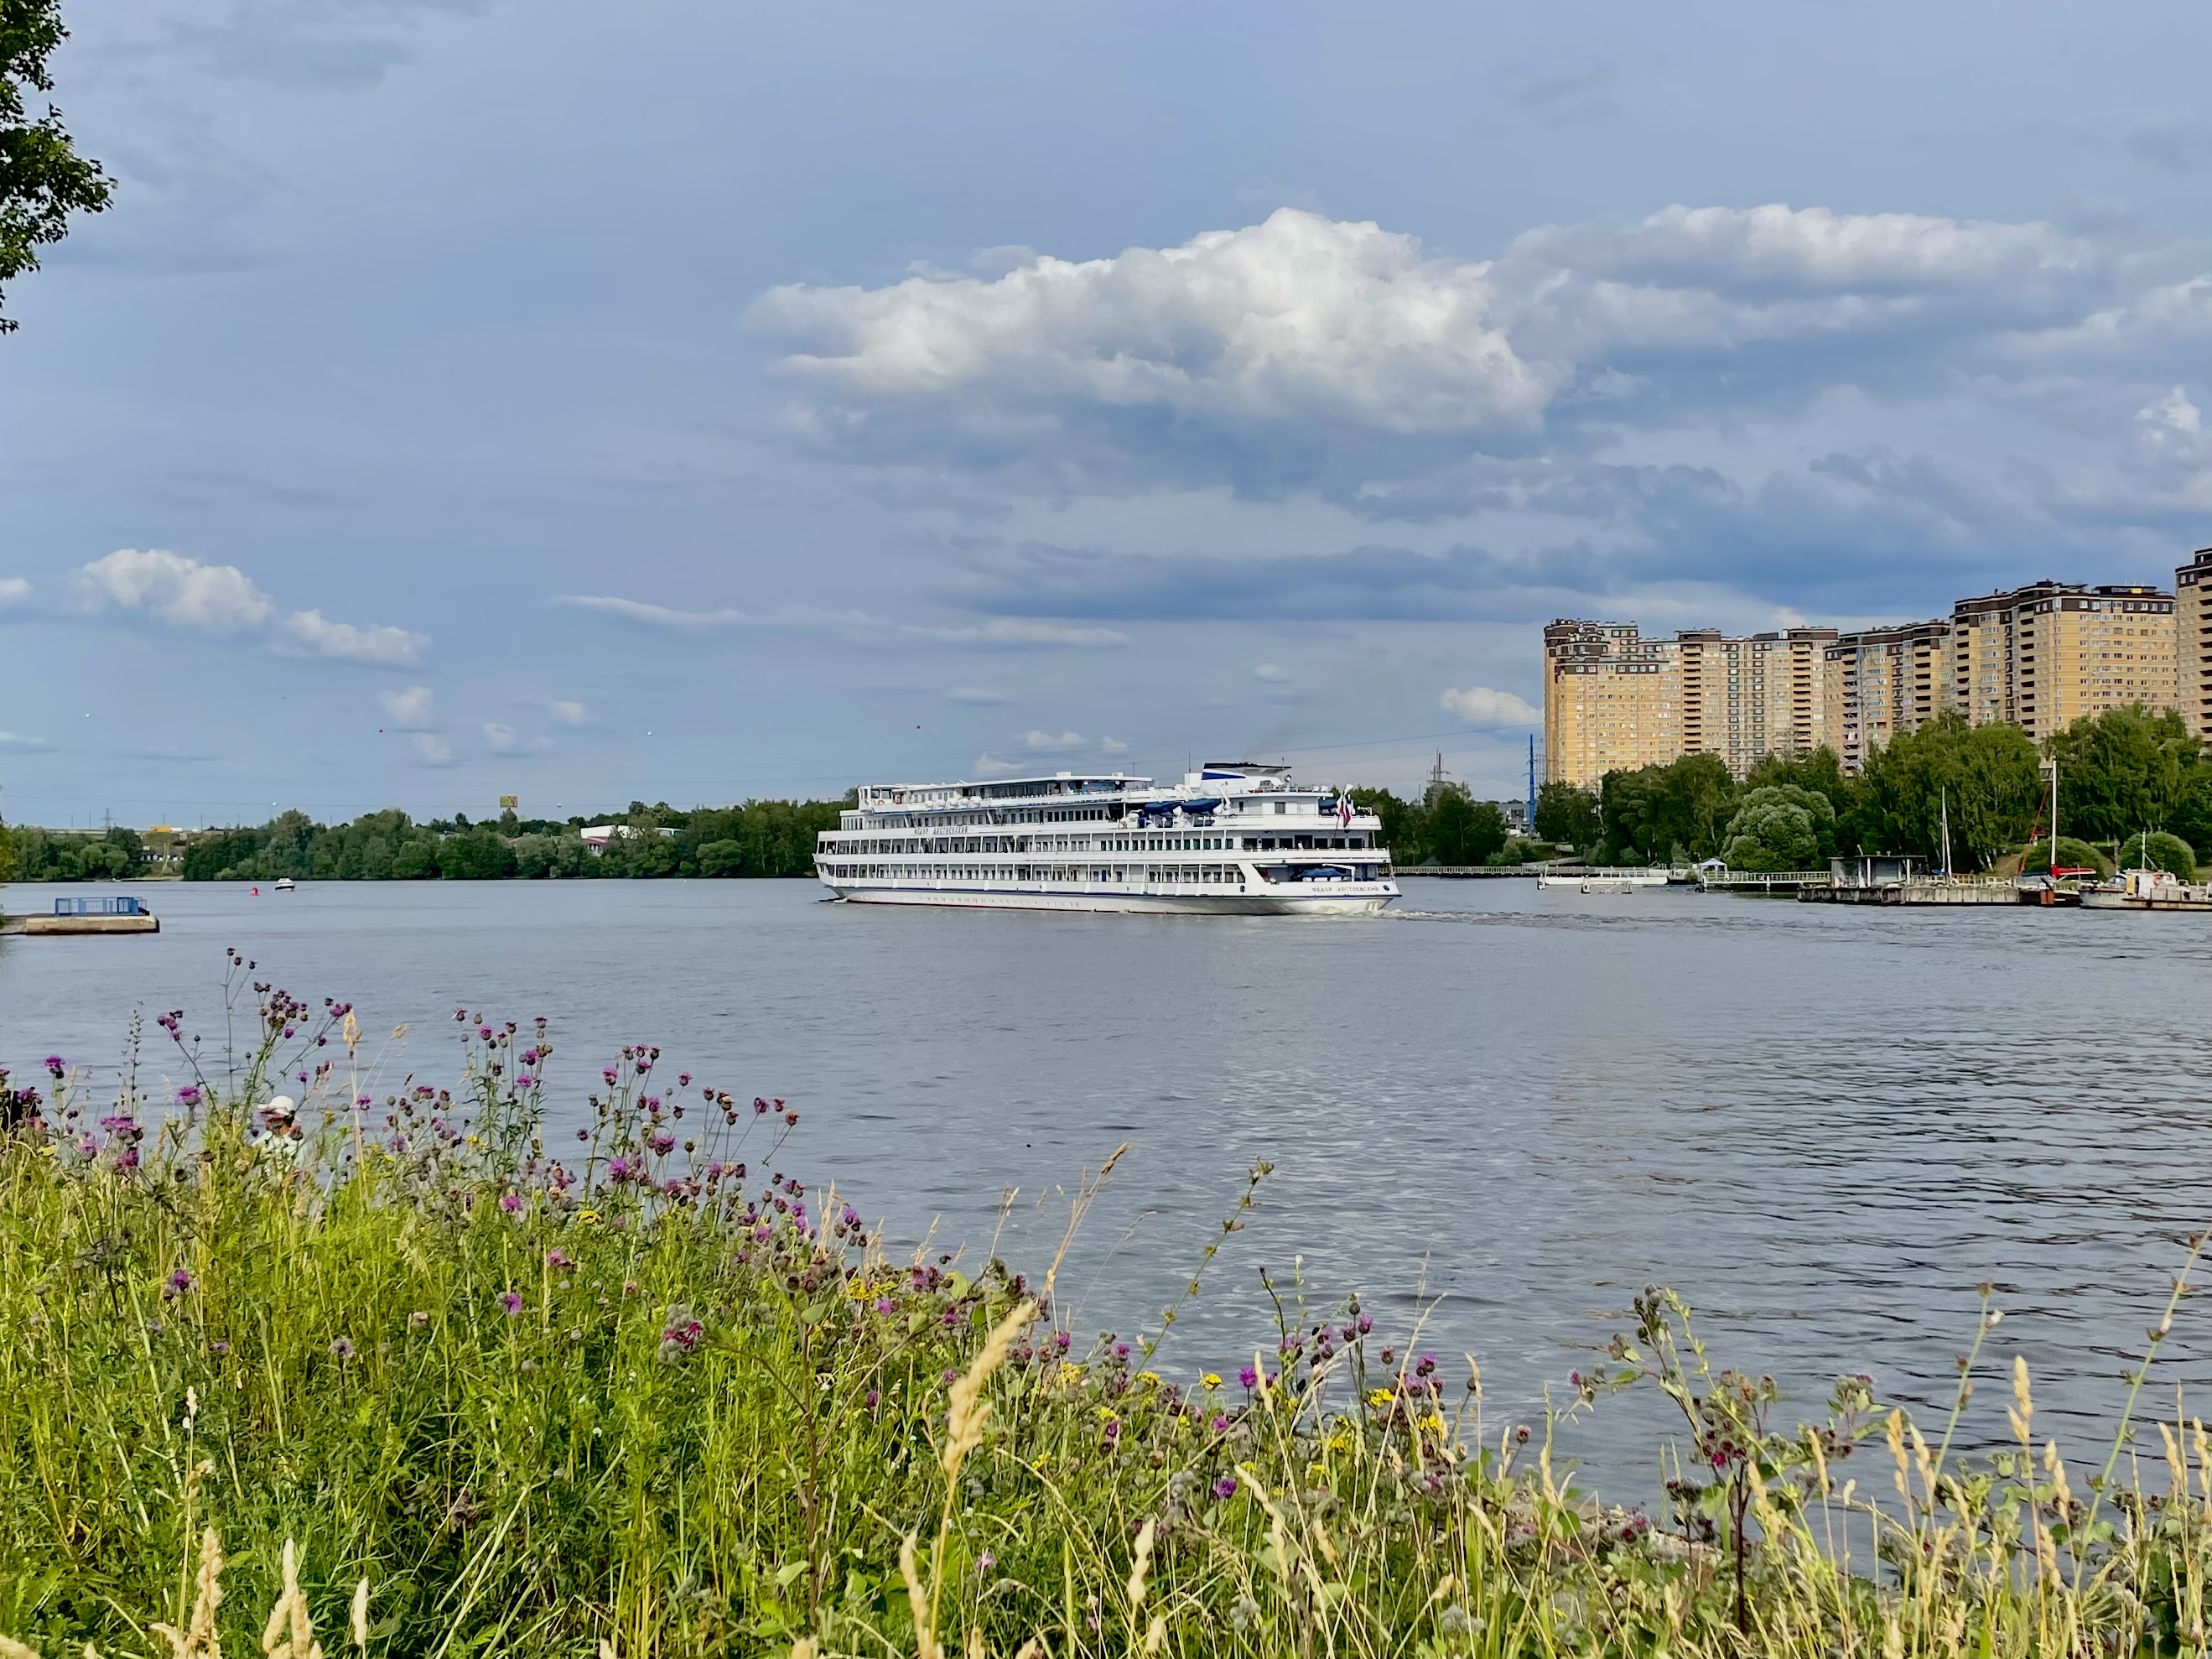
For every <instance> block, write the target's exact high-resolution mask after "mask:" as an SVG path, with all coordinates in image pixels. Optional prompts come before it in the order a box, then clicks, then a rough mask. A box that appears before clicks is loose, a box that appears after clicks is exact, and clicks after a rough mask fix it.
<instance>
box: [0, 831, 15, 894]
mask: <svg viewBox="0 0 2212 1659" xmlns="http://www.w3.org/2000/svg"><path fill="white" fill-rule="evenodd" d="M13 880H15V831H14V830H12V829H9V827H8V826H7V825H6V824H5V823H0V885H4V884H7V883H9V882H11V881H13Z"/></svg>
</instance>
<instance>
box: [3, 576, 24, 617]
mask: <svg viewBox="0 0 2212 1659" xmlns="http://www.w3.org/2000/svg"><path fill="white" fill-rule="evenodd" d="M30 597H31V584H30V583H28V582H27V581H25V580H23V579H22V578H21V576H0V611H5V610H6V609H7V608H8V607H9V605H21V604H22V603H23V601H24V600H26V599H29V598H30Z"/></svg>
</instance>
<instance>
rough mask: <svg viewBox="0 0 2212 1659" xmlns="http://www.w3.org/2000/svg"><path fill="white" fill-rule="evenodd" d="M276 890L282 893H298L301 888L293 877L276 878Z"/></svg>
mask: <svg viewBox="0 0 2212 1659" xmlns="http://www.w3.org/2000/svg"><path fill="white" fill-rule="evenodd" d="M276 890H277V891H278V892H280V893H292V892H297V891H298V890H299V888H298V884H296V883H295V882H294V881H293V879H292V878H291V877H289V876H279V877H277V878H276Z"/></svg>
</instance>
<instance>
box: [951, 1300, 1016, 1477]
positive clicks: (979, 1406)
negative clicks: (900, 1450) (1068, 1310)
mask: <svg viewBox="0 0 2212 1659" xmlns="http://www.w3.org/2000/svg"><path fill="white" fill-rule="evenodd" d="M1035 1318H1036V1303H1034V1302H1024V1303H1022V1304H1020V1305H1019V1306H1018V1307H1017V1308H1015V1310H1013V1311H1012V1313H1010V1314H1008V1315H1007V1316H1006V1317H1005V1318H1004V1319H1002V1320H1000V1322H999V1323H998V1327H997V1328H996V1329H994V1331H993V1332H992V1333H991V1334H990V1336H989V1338H988V1339H987V1340H986V1341H985V1342H984V1344H983V1351H982V1352H981V1353H979V1354H977V1355H976V1356H975V1363H974V1364H970V1365H969V1367H968V1370H967V1373H966V1374H965V1375H964V1376H962V1377H960V1378H959V1379H958V1380H957V1382H955V1383H953V1385H952V1391H951V1407H950V1408H949V1409H948V1410H947V1412H946V1413H945V1455H944V1458H943V1462H944V1464H945V1479H946V1480H948V1481H950V1480H958V1479H959V1478H960V1466H961V1465H962V1464H963V1463H964V1462H967V1461H968V1454H969V1452H971V1451H974V1450H975V1448H976V1447H978V1446H980V1445H981V1444H982V1443H983V1425H984V1424H985V1423H986V1422H987V1420H989V1418H990V1415H991V1402H990V1401H987V1400H986V1399H984V1398H983V1397H982V1395H983V1385H984V1384H985V1383H988V1382H989V1381H990V1380H991V1373H992V1372H993V1371H995V1370H998V1369H999V1367H1000V1365H1001V1364H1004V1363H1005V1362H1006V1350H1007V1349H1008V1348H1011V1347H1012V1346H1013V1345H1014V1339H1015V1338H1016V1337H1018V1336H1019V1335H1020V1334H1022V1333H1023V1332H1024V1331H1025V1330H1027V1329H1028V1328H1029V1325H1030V1321H1031V1320H1033V1319H1035Z"/></svg>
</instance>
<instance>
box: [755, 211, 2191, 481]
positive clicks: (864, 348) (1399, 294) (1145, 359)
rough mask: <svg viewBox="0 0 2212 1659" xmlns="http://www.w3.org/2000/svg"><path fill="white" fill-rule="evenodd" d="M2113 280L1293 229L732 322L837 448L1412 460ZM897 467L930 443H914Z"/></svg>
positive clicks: (1333, 224) (2035, 264)
mask: <svg viewBox="0 0 2212 1659" xmlns="http://www.w3.org/2000/svg"><path fill="white" fill-rule="evenodd" d="M2119 269H2120V262H2118V261H2117V260H2115V259H2113V258H2111V257H2109V256H2108V255H2106V254H2105V253H2104V252H2102V251H2101V250H2100V249H2099V248H2098V247H2097V246H2095V245H2093V244H2092V243H2090V242H2088V241H2087V240H2083V239H2081V238H2078V237H2074V236H2069V235H2066V234H2062V233H2061V232H2059V231H2057V230H2056V229H2054V228H2052V227H2051V226H2049V225H2047V224H2043V223H2039V222H2030V223H2002V222H1980V221H1972V220H1960V219H1950V218H1942V217H1937V216H1929V215H1921V214H1907V213H1874V214H1853V213H1838V212H1837V211H1835V210H1832V209H1829V208H1824V207H1810V208H1793V207H1790V206H1786V205H1783V204H1767V205H1764V206H1759V207H1753V208H1728V207H1697V208H1692V207H1686V206H1674V207H1669V208H1666V209H1664V210H1661V211H1659V212H1657V213H1655V214H1652V215H1651V216H1649V217H1647V218H1645V219H1644V220H1642V221H1640V222H1636V223H1632V224H1628V225H1625V226H1605V225H1595V226H1547V227H1542V228H1538V229H1534V230H1531V231H1528V232H1527V233H1525V234H1522V236H1520V237H1518V238H1517V239H1516V240H1514V241H1513V242H1512V243H1511V244H1510V246H1508V247H1507V248H1506V249H1505V251H1504V252H1503V253H1502V254H1500V255H1499V256H1498V258H1494V259H1480V258H1474V259H1470V258H1449V257H1441V256H1437V255H1434V254H1431V253H1430V252H1428V251H1427V250H1425V248H1424V247H1423V246H1422V245H1421V243H1420V242H1419V240H1418V239H1417V238H1415V237H1413V236H1409V235H1406V234H1401V233H1398V232H1395V231H1389V230H1386V229H1384V228H1382V227H1381V226H1379V225H1377V224H1374V223H1371V222H1343V221H1338V220H1332V219H1328V218H1326V217H1324V216H1322V215H1320V214H1317V213H1313V212H1310V211H1306V210H1301V209H1296V208H1284V209H1281V210H1278V211H1277V212H1275V213H1274V214H1273V215H1271V216H1269V217H1268V218H1267V221H1266V222H1264V223H1261V224H1258V225H1252V226H1248V227H1245V228H1242V229H1237V230H1216V231H1207V232H1206V233H1204V234H1200V235H1198V236H1195V237H1193V238H1192V239H1191V240H1189V241H1188V242H1185V243H1183V244H1182V246H1176V247H1164V248H1145V247H1137V248H1130V249H1127V250H1126V251H1125V252H1121V253H1120V254H1117V255H1115V256H1114V257H1112V258H1103V259H1091V260H1085V261H1080V262H1076V261H1069V260H1066V259H1058V258H1053V257H1051V256H1049V255H1043V254H1040V255H1037V256H1036V257H1034V258H1029V259H1026V260H1024V261H1023V262H1022V263H1020V264H1016V265H1015V266H1014V267H1013V268H1012V269H1011V270H1007V271H1006V272H1005V274H1003V275H1000V276H994V277H981V276H955V275H951V274H947V273H934V272H933V273H928V274H924V275H919V276H909V277H908V279H907V280H905V281H903V282H901V283H895V284H892V285H891V286H890V287H887V288H880V289H863V288H821V287H810V286H805V285H787V286H784V287H780V288H775V289H770V290H769V292H768V293H767V294H765V295H763V296H762V297H761V299H760V300H759V301H757V302H756V303H755V305H754V307H752V310H751V312H750V314H749V315H750V322H751V323H752V325H754V326H755V327H757V328H759V329H761V330H763V331H767V332H769V333H772V334H777V335H781V336H783V337H786V338H787V339H789V340H790V341H791V342H792V343H793V345H794V346H795V347H796V348H797V349H795V350H794V351H793V352H792V353H791V354H790V355H788V356H786V357H785V358H784V359H783V360H782V367H783V368H785V369H786V370H787V372H789V373H790V374H792V375H793V376H794V377H795V378H796V379H798V380H799V381H800V382H801V383H803V384H805V385H807V386H811V387H814V388H818V391H819V395H820V396H821V397H822V398H824V399H825V400H826V401H828V402H829V403H830V404H836V405H838V406H840V407H841V408H842V410H843V411H844V416H843V417H840V418H829V417H825V416H823V415H822V414H821V412H820V411H818V410H815V411H811V412H809V411H807V410H800V411H799V412H798V413H797V415H796V416H795V419H796V429H798V430H799V431H801V432H805V433H807V434H809V435H814V436H817V437H821V436H829V437H831V438H833V439H835V440H836V441H853V442H855V443H864V442H866V441H868V440H870V439H871V438H872V436H874V435H875V431H876V428H873V427H872V425H871V424H870V422H869V420H868V416H867V411H868V410H870V408H872V407H878V408H884V409H889V408H890V407H893V406H896V405H917V404H955V405H960V404H965V405H968V406H969V410H970V411H971V412H972V413H973V414H974V416H975V420H974V422H973V428H974V431H975V432H976V433H980V432H981V431H982V430H984V429H985V428H994V429H998V430H1001V431H1003V429H1004V428H1006V422H1009V421H1017V422H1019V421H1027V422H1029V423H1030V427H1031V428H1033V435H1034V436H1035V437H1036V438H1039V439H1042V438H1045V437H1048V436H1050V435H1051V433H1052V430H1053V428H1054V425H1055V424H1056V423H1060V422H1065V424H1066V426H1067V427H1068V428H1070V429H1071V430H1073V429H1079V428H1080V427H1081V426H1082V425H1083V424H1084V423H1082V422H1080V421H1079V420H1069V419H1067V418H1066V411H1067V410H1069V409H1070V408H1071V407H1073V406H1079V405H1083V404H1089V405H1092V406H1095V407H1101V408H1109V409H1110V408H1135V407H1156V408H1160V409H1165V410H1173V411H1176V412H1177V413H1180V414H1182V415H1185V416H1190V417H1194V418H1196V419H1200V420H1204V421H1212V422H1217V423H1228V424H1237V423H1250V422H1310V421H1313V420H1316V419H1318V420H1325V421H1328V422H1340V423H1344V424H1346V425H1350V426H1353V427H1358V428H1366V429H1368V430H1369V431H1370V432H1373V433H1376V434H1389V435H1398V436H1399V437H1401V438H1405V437H1413V436H1418V435H1423V434H1431V435H1437V434H1464V435H1481V434H1485V433H1498V432H1505V433H1510V432H1516V431H1518V432H1525V431H1528V430H1530V429H1534V428H1537V427H1540V426H1541V424H1542V423H1543V422H1544V421H1545V419H1546V417H1547V414H1549V413H1550V412H1552V411H1553V409H1554V408H1555V406H1556V405H1557V404H1559V401H1560V399H1561V398H1563V396H1564V395H1565V394H1567V393H1568V392H1571V391H1573V392H1577V396H1578V397H1579V398H1582V399H1583V400H1584V401H1588V400H1589V399H1591V398H1598V399H1603V398H1618V397H1620V396H1623V395H1626V394H1630V393H1634V392H1639V391H1648V390H1649V389H1650V387H1651V386H1652V384H1653V383H1652V382H1651V381H1650V380H1649V379H1648V378H1645V376H1648V375H1649V374H1650V373H1652V372H1654V370H1655V369H1657V370H1662V371H1663V370H1664V369H1665V366H1666V361H1667V360H1668V359H1672V360H1674V361H1676V362H1680V363H1683V364H1686V365H1702V364H1704V363H1705V362H1708V361H1709V360H1711V358H1713V357H1714V356H1729V355H1731V354H1735V353H1737V352H1740V351H1741V349H1744V348H1747V347H1749V346H1753V345H1759V344H1773V343H1802V344H1804V345H1807V346H1808V347H1811V348H1814V349H1815V350H1814V355H1813V356H1809V357H1808V359H1807V360H1806V362H1805V366H1804V368H1802V370H1800V371H1797V372H1798V373H1799V374H1801V376H1802V378H1803V380H1804V381H1805V385H1804V386H1803V390H1804V391H1806V392H1808V393H1809V392H1811V391H1814V390H1816V389H1818V387H1819V386H1820V385H1824V384H1826V383H1827V381H1828V380H1830V379H1832V377H1833V376H1834V375H1835V374H1836V373H1837V372H1838V371H1837V368H1836V366H1835V364H1834V363H1833V362H1831V361H1829V360H1827V359H1826V358H1824V357H1821V356H1819V354H1818V350H1817V349H1818V348H1820V347H1821V346H1822V345H1823V344H1825V343H1827V342H1830V341H1833V340H1836V339H1854V340H1859V341H1863V342H1874V341H1878V340H1880V339H1881V337H1885V336H1895V337H1900V338H1901V337H1905V336H1907V335H1910V334H1912V333H1914V332H1916V331H1925V330H1927V329H1929V328H1930V327H1932V326H1935V325H1938V324H1940V325H1942V329H1943V331H1944V332H1945V334H1946V336H1947V337H1948V341H1949V343H1952V344H1954V345H1955V344H1958V343H1960V342H1961V341H1962V340H1967V339H1972V338H1981V339H1984V340H1985V341H1986V342H1987V343H1990V344H1991V345H1992V346H1994V344H1995V343H1996V339H1997V337H1998V336H1999V335H2000V334H2001V333H2002V332H2003V331H2017V330H2021V329H2038V328H2048V327H2054V326H2058V325H2065V324H2075V325H2079V324H2081V322H2083V320H2084V319H2087V317H2088V316H2089V315H2090V314H2091V313H2093V312H2094V311H2095V310H2096V309H2097V307H2099V305H2100V303H2105V302H2108V301H2109V300H2110V298H2111V297H2112V294H2113V292H2114V289H2115V285H2116V283H2118V281H2119V280H2120V279H2119V276H2118V271H2119ZM2194 298H2195V296H2194V294H2193V291H2192V290H2191V289H2188V288H2187V287H2186V285H2185V286H2184V287H2182V288H2179V289H2172V290H2170V291H2168V293H2167V294H2166V297H2165V298H2164V299H2163V300H2161V301H2160V307H2161V308H2162V309H2163V310H2164V311H2166V312H2168V313H2186V314H2193V313H2194V311H2195V310H2196V306H2195V304H2194ZM2112 326H2114V327H2118V326H2120V325H2119V324H2118V322H2115V323H2114V324H2113V325H2112ZM1624 352H1629V353H1637V354H1657V355H1658V356H1659V357H1660V359H1661V360H1662V361H1661V362H1659V363H1658V364H1656V365H1654V364H1649V363H1646V364H1643V365H1641V367H1642V368H1643V371H1644V373H1643V374H1640V375H1639V374H1625V373H1623V372H1622V371H1621V369H1620V368H1619V366H1618V365H1616V364H1614V363H1613V362H1610V361H1609V360H1610V359H1611V358H1612V357H1613V356H1615V355H1617V354H1620V353H1624ZM1919 356H1921V357H1925V356H1926V354H1925V353H1924V352H1923V353H1921V354H1919ZM1916 361H1917V359H1916ZM1776 372H1777V371H1776V370H1774V369H1773V368H1765V369H1764V370H1763V371H1762V373H1763V374H1764V375H1766V376H1771V375H1772V374H1775V373H1776ZM1020 410H1027V411H1030V413H1029V414H1020V413H1017V411H1020ZM944 429H945V430H948V431H949V430H951V428H944ZM971 435H973V434H972V433H971ZM905 441H921V440H919V439H917V438H916V437H915V433H914V431H913V429H908V430H907V432H906V436H905Z"/></svg>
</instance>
